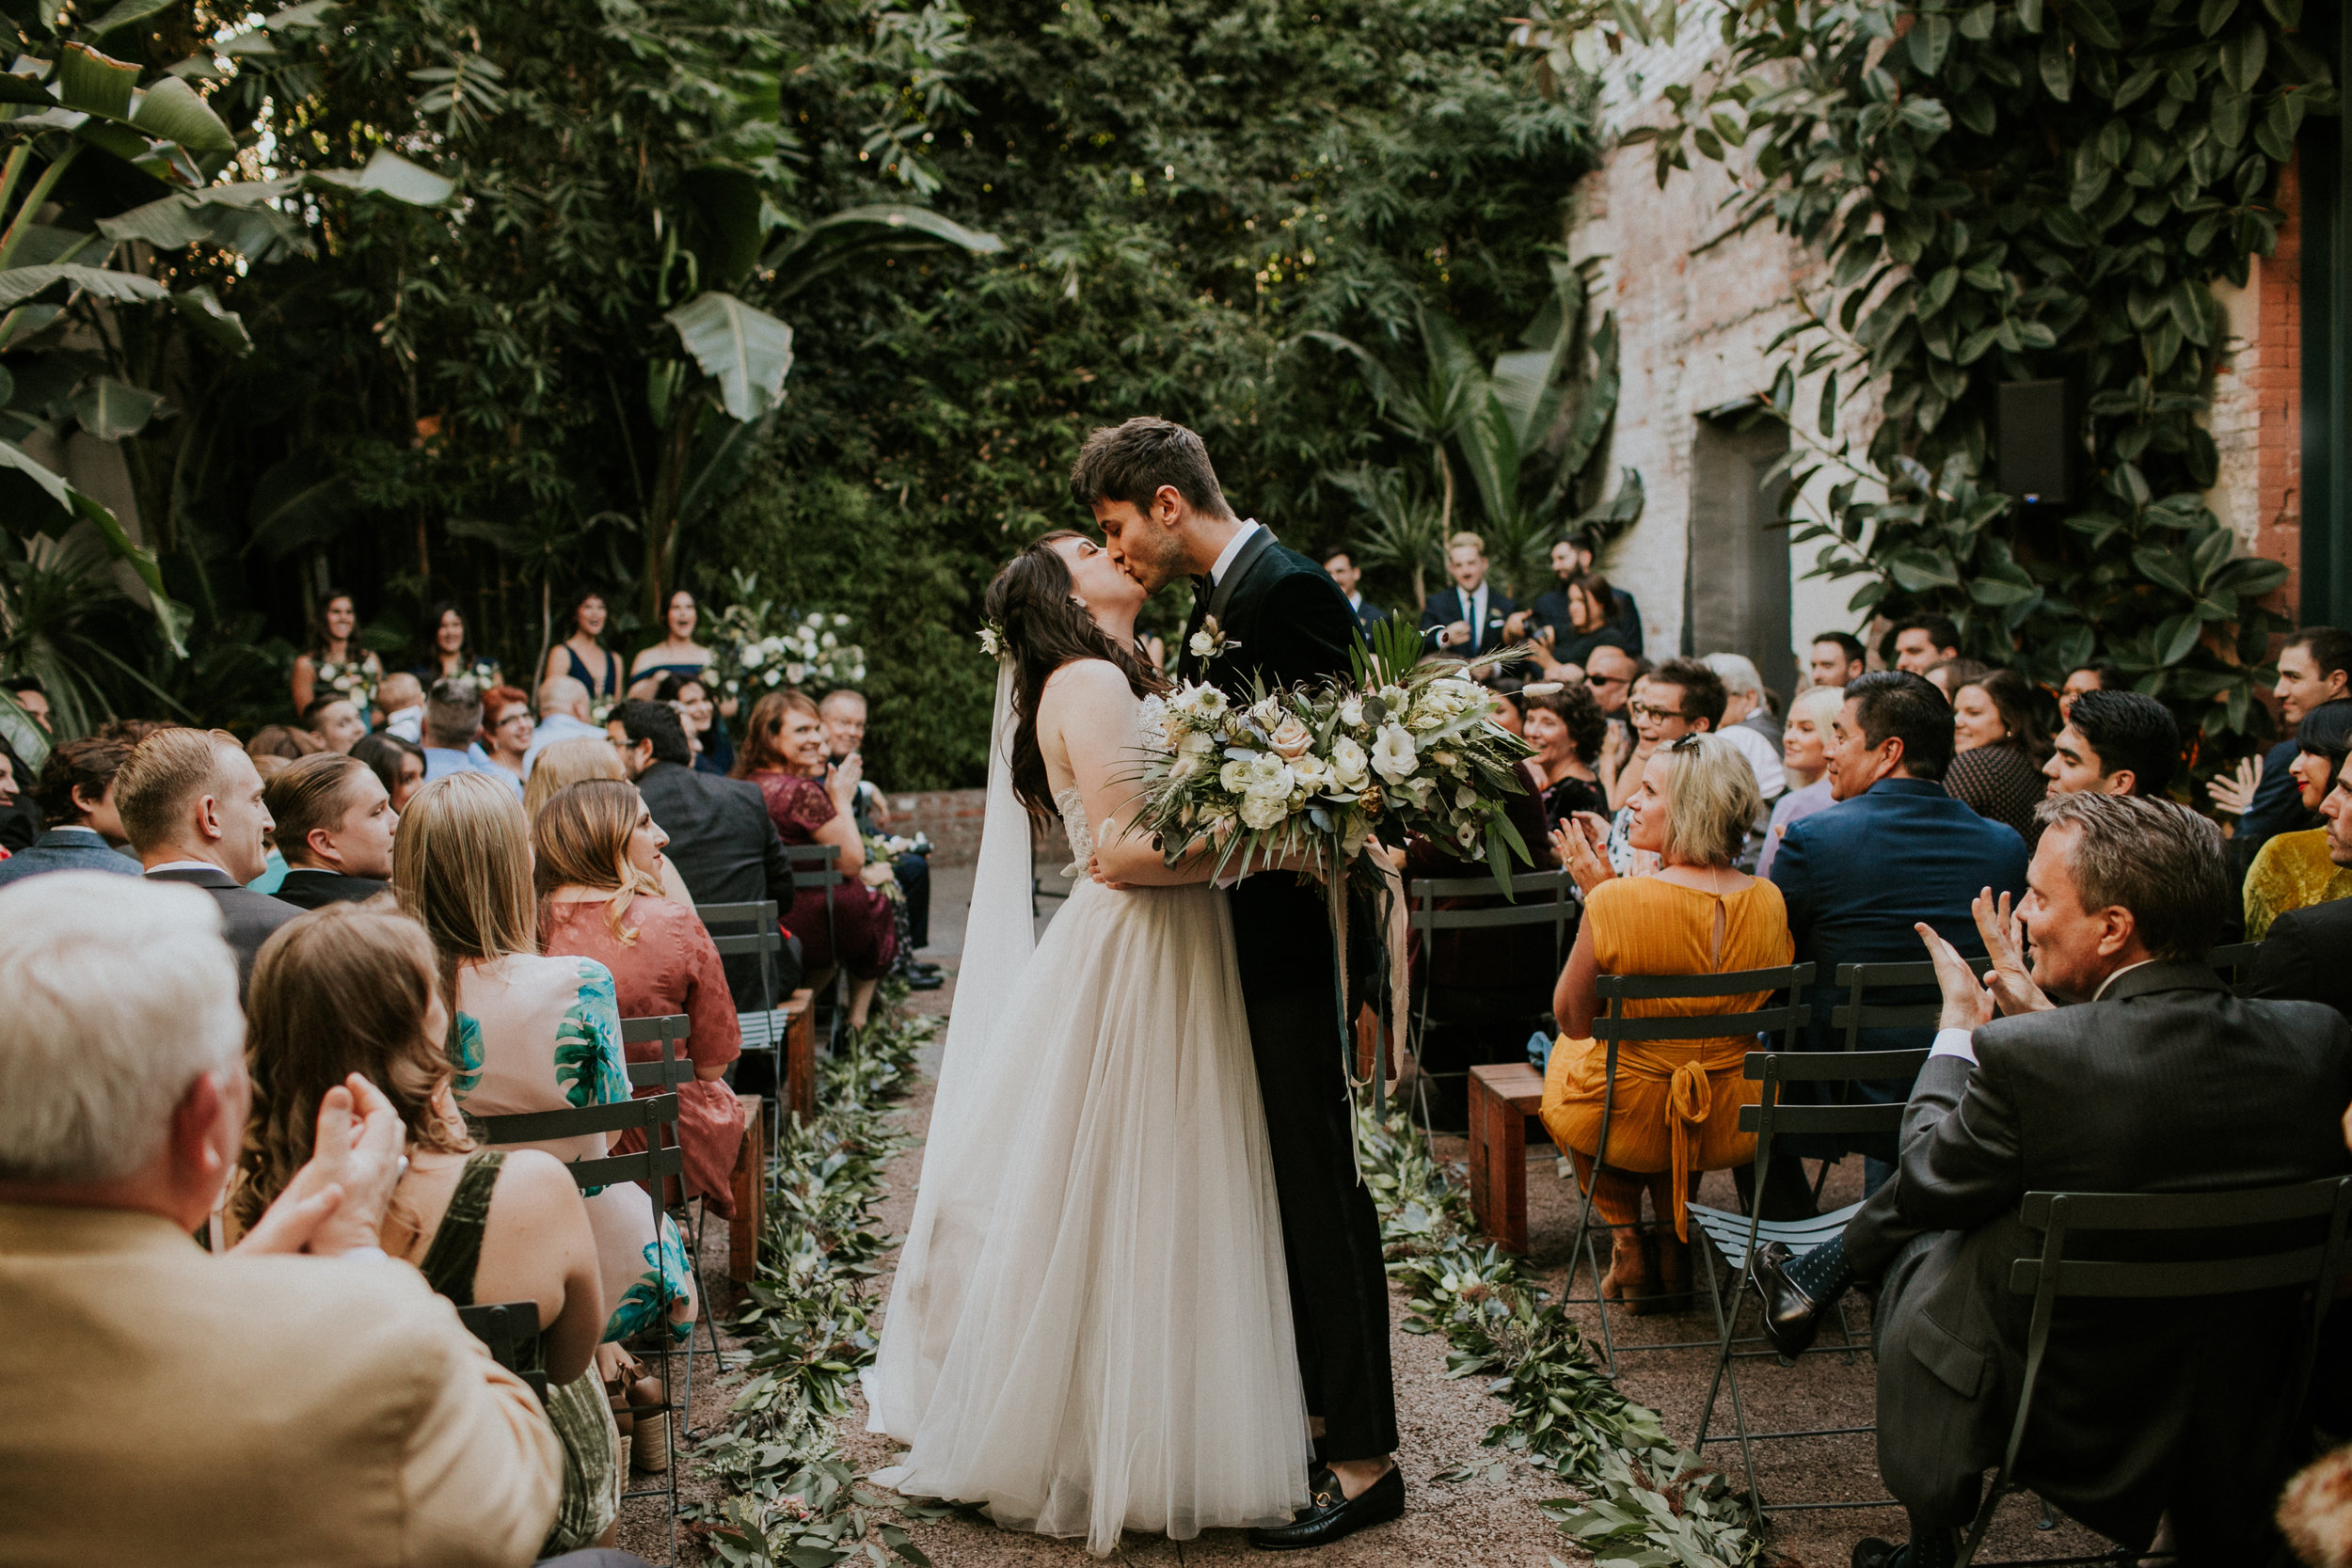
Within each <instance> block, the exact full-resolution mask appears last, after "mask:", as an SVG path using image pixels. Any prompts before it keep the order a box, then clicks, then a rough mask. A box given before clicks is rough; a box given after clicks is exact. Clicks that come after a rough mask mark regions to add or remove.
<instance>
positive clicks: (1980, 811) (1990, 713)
mask: <svg viewBox="0 0 2352 1568" xmlns="http://www.w3.org/2000/svg"><path fill="white" fill-rule="evenodd" d="M1931 678H1932V677H1931ZM1951 695H1952V765H1951V767H1950V768H1947V769H1946V770H1945V773H1944V788H1945V789H1946V790H1947V792H1948V793H1949V794H1950V795H1951V797H1952V799H1953V800H1963V801H1965V802H1966V803H1967V805H1968V807H1969V809H1970V810H1972V811H1974V812H1975V813H1976V814H1977V815H1978V816H1987V817H1991V818H1992V819H1993V820H1994V821H1995V822H2006V823H2008V824H2009V825H2010V827H2012V828H2014V829H2016V830H2017V832H2018V836H2019V837H2021V838H2023V839H2025V840H2026V843H2027V844H2028V845H2030V844H2032V842H2033V840H2034V839H2035V838H2036V837H2038V836H2039V830H2038V829H2036V828H2035V826H2034V819H2033V813H2034V808H2035V807H2036V806H2038V805H2040V804H2041V803H2042V795H2043V794H2044V793H2045V792H2046V791H2047V789H2048V788H2049V782H2048V781H2047V780H2046V779H2044V778H2043V777H2042V759H2043V758H2044V757H2046V756H2047V755H2048V754H2049V750H2050V748H2049V744H2048V742H2046V741H2044V740H2043V739H2042V721H2041V720H2040V718H2039V717H2038V716H2037V715H2036V714H2035V712H2034V699H2035V697H2036V695H2037V693H2036V692H2035V691H2034V689H2033V688H2032V687H2031V686H2029V685H2027V684H2026V678H2025V677H2024V676H2023V675H2020V674H2019V673H2017V672H2016V671H2014V670H1993V671H1988V672H1986V673H1983V674H1981V675H1978V676H1974V677H1972V678H1971V679H1969V680H1967V681H1965V682H1963V684H1962V685H1961V687H1960V688H1959V689H1957V690H1955V691H1954V692H1953V693H1952V694H1951Z"/></svg>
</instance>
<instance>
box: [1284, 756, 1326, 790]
mask: <svg viewBox="0 0 2352 1568" xmlns="http://www.w3.org/2000/svg"><path fill="white" fill-rule="evenodd" d="M1291 778H1292V780H1293V781H1294V782H1295V784H1297V785H1298V787H1299V788H1301V789H1303V790H1305V791H1306V792H1307V793H1308V794H1310V795H1318V794H1321V793H1322V792H1323V791H1324V790H1326V789H1328V788H1329V787H1330V786H1331V765H1330V764H1329V763H1327V762H1326V761H1324V760H1323V759H1322V758H1321V757H1319V756H1316V755H1314V754H1313V753H1312V752H1310V753H1309V754H1307V755H1306V756H1303V757H1299V758H1296V759H1295V760H1294V761H1293V762H1292V763H1291Z"/></svg>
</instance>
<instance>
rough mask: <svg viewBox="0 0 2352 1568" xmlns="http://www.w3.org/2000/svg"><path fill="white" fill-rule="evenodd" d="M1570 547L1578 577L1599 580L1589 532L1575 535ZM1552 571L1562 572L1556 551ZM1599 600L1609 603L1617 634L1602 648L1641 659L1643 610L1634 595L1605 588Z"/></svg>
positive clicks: (1609, 638) (1558, 554) (1610, 616)
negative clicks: (1573, 549) (1619, 650)
mask: <svg viewBox="0 0 2352 1568" xmlns="http://www.w3.org/2000/svg"><path fill="white" fill-rule="evenodd" d="M1568 543H1569V544H1570V545H1571V546H1574V547H1575V549H1576V570H1577V572H1578V574H1579V575H1581V576H1588V577H1591V578H1595V579H1596V580H1597V579H1598V578H1599V577H1600V574H1599V573H1598V572H1597V571H1595V570H1594V569H1593V560H1594V554H1595V539H1594V536H1593V534H1592V533H1591V532H1589V531H1587V532H1583V533H1578V534H1573V535H1571V536H1570V537H1569V539H1568ZM1551 569H1552V571H1553V572H1555V573H1557V572H1558V571H1559V570H1560V552H1559V551H1558V550H1556V549H1555V550H1554V551H1552V554H1551ZM1598 597H1599V598H1601V599H1603V600H1606V601H1607V603H1608V605H1609V622H1610V625H1611V626H1612V627H1613V629H1614V632H1615V635H1614V636H1612V637H1608V638H1605V639H1603V640H1602V645H1603V646H1604V647H1616V648H1622V649H1623V650H1624V651H1625V652H1626V653H1627V654H1629V655H1630V656H1631V657H1635V658H1639V657H1642V610H1641V607H1640V606H1639V605H1636V604H1635V603H1634V602H1633V595H1632V594H1629V593H1627V592H1626V591H1625V590H1624V589H1622V588H1613V587H1608V586H1607V585H1606V584H1604V585H1603V587H1602V589H1601V590H1600V591H1599V592H1598Z"/></svg>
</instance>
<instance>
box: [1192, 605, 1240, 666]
mask: <svg viewBox="0 0 2352 1568" xmlns="http://www.w3.org/2000/svg"><path fill="white" fill-rule="evenodd" d="M1184 645H1185V646H1186V647H1187V648H1190V649H1191V650H1192V657H1195V658H1199V659H1214V658H1222V657H1225V656H1226V655H1227V654H1230V653H1232V651H1233V650H1234V649H1235V648H1238V647H1240V646H1241V643H1240V641H1238V640H1236V639H1234V638H1231V637H1228V636H1226V635H1225V628H1224V627H1223V626H1218V625H1217V624H1216V616H1214V615H1212V616H1210V617H1209V618H1208V619H1207V620H1205V621H1203V622H1201V623H1200V630H1199V631H1196V632H1194V633H1193V634H1192V641H1190V642H1187V643H1186V644H1184Z"/></svg>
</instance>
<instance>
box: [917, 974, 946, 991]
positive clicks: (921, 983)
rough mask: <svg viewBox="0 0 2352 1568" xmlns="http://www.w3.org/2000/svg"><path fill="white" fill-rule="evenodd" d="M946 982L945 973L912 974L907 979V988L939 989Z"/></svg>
mask: <svg viewBox="0 0 2352 1568" xmlns="http://www.w3.org/2000/svg"><path fill="white" fill-rule="evenodd" d="M946 983H947V980H946V976H945V975H940V974H917V975H914V976H913V977H911V978H910V979H909V980H908V981H907V990H939V989H940V988H941V987H942V986H945V985H946Z"/></svg>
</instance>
